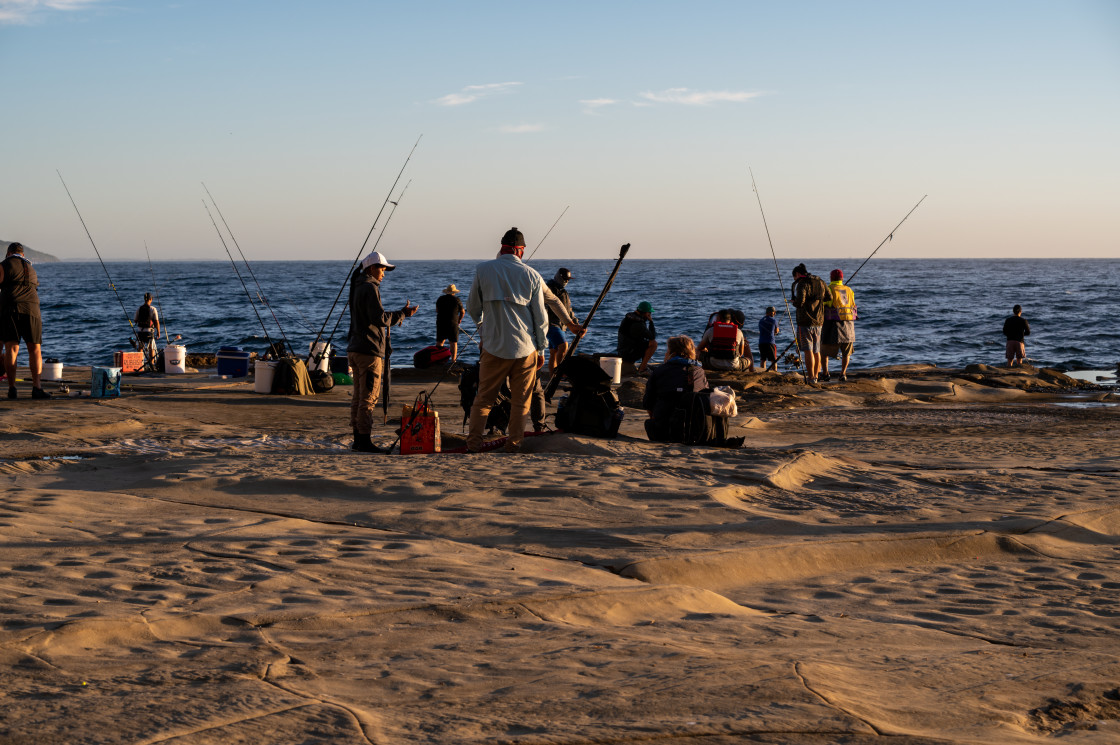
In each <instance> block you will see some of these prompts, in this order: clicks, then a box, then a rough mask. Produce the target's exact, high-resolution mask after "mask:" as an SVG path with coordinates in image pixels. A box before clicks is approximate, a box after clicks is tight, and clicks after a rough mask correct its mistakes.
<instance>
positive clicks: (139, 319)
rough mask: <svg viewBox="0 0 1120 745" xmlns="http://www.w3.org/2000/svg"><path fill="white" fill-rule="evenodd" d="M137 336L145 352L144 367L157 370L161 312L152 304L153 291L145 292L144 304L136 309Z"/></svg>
mask: <svg viewBox="0 0 1120 745" xmlns="http://www.w3.org/2000/svg"><path fill="white" fill-rule="evenodd" d="M135 323H136V338H137V340H138V341H139V342H140V351H141V352H143V353H144V369H145V370H146V371H147V372H155V371H156V339H158V338H159V313H158V312H157V311H156V309H155V306H153V305H152V293H150V292H145V293H144V304H143V305H141V306H140V307H139V308H137V310H136V318H135Z"/></svg>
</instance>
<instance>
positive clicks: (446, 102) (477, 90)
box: [435, 82, 521, 106]
mask: <svg viewBox="0 0 1120 745" xmlns="http://www.w3.org/2000/svg"><path fill="white" fill-rule="evenodd" d="M519 85H521V83H516V82H513V83H486V84H485V85H468V86H467V87H465V88H463V89H462V90H461V91H459V92H458V93H448V94H447V95H446V96H442V97H440V98H437V99H436V101H435V103H436V105H438V106H462V105H463V104H468V103H474V102H475V101H477V100H479V99H480V98H487V97H489V96H495V95H498V94H501V93H509V92H510V91H512V90H513V89H514V88H516V87H517V86H519Z"/></svg>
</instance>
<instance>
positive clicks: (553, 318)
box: [545, 267, 579, 375]
mask: <svg viewBox="0 0 1120 745" xmlns="http://www.w3.org/2000/svg"><path fill="white" fill-rule="evenodd" d="M571 279H572V273H571V272H570V271H568V270H567V269H565V268H564V267H561V268H559V269H557V270H556V275H555V276H554V277H553V278H552V279H550V280H548V282H546V283H545V284H546V285H547V286H548V289H549V291H551V292H552V294H553V295H555V296H556V298H557V300H558V301H559V302H560V303H561V304H563V306H564V310H565V311H566V312H567V314H568V316H569V320H570V321H571V322H573V323H577V324H578V323H579V319H577V318H576V315H575V313H574V312H573V311H572V298H571V297H570V296H569V295H568V291H567V289H565V288H566V287H567V285H568V282H569V281H571ZM550 305H551V304H550V303H547V298H546V305H545V310H546V311H547V312H548V374H549V375H555V374H556V366H557V365H559V364H560V363H561V362H562V361H563V360H564V355H566V354H567V353H568V340H567V339H566V338H564V329H563V328H562V326H566V325H569V326H570V324H569V323H568V321H564V320H562V319H561V318H560V316H558V315H556V313H555V312H554V311H553V310H552V308H551V307H549V306H550Z"/></svg>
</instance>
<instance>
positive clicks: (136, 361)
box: [113, 352, 144, 373]
mask: <svg viewBox="0 0 1120 745" xmlns="http://www.w3.org/2000/svg"><path fill="white" fill-rule="evenodd" d="M113 367H119V368H120V369H121V372H126V373H130V372H136V371H137V370H142V369H144V353H143V352H113Z"/></svg>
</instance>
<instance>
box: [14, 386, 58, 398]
mask: <svg viewBox="0 0 1120 745" xmlns="http://www.w3.org/2000/svg"><path fill="white" fill-rule="evenodd" d="M13 390H15V389H13ZM50 397H51V394H49V393H47V392H46V391H44V390H43V389H42V388H32V389H31V398H50Z"/></svg>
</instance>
